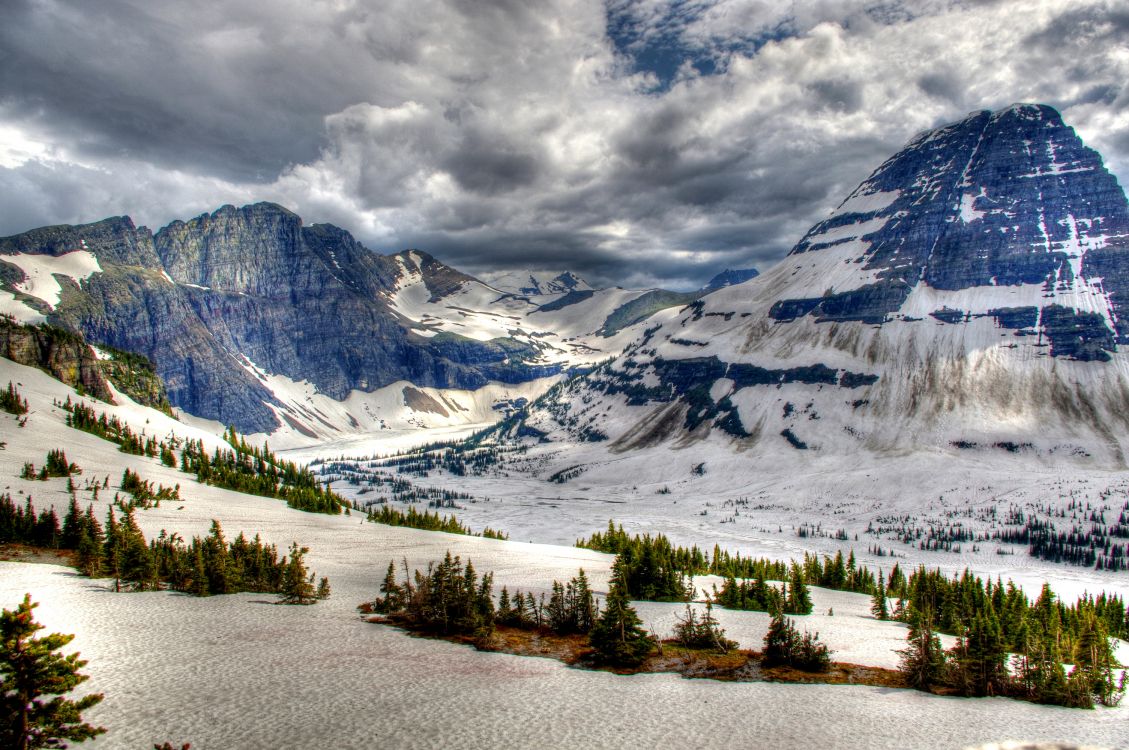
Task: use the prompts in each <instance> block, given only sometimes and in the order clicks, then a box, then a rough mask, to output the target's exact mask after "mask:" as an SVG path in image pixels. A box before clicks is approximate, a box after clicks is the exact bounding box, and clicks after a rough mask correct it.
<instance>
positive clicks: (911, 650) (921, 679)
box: [897, 606, 945, 691]
mask: <svg viewBox="0 0 1129 750" xmlns="http://www.w3.org/2000/svg"><path fill="white" fill-rule="evenodd" d="M906 618H907V619H908V621H909V632H908V633H906V648H905V649H903V650H901V651H898V652H897V653H898V655H899V656H900V657H901V667H900V668H901V671H902V674H903V675H905V678H906V682H907V683H909V686H910V687H912V688H917V689H918V690H926V691H928V690H929V689H930V688H932V687H933V686H934V685H937V684H940V682H941V681H942V679H944V674H945V652H944V651H943V650H942V649H941V640H940V639H939V638H938V637H937V636H936V635H934V633H933V614H932V613H931V612H930V611H929V610H926V611H924V612H919V611H917V609H915V608H914V607H913V606H910V607H908V608H907V614H906Z"/></svg>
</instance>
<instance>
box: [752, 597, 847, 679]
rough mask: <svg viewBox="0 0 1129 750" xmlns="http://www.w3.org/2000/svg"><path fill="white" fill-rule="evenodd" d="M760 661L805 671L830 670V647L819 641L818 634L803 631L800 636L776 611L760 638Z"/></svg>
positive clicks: (770, 665)
mask: <svg viewBox="0 0 1129 750" xmlns="http://www.w3.org/2000/svg"><path fill="white" fill-rule="evenodd" d="M761 664H763V665H764V666H766V667H776V666H787V667H794V668H796V669H801V670H803V671H805V672H826V671H828V670H829V669H831V650H830V649H829V648H827V646H826V645H825V644H823V643H820V641H819V633H815V634H812V633H810V632H807V631H804V633H803V634H802V635H801V634H800V632H799V631H798V630H796V626H795V624H794V623H793V622H792V621H791V620H789V619H788V618H786V617H784V615H783V614H782V613H780V612H779V611H778V612H776V613H775V614H774V615H773V616H772V622H770V623H769V626H768V633H767V634H765V637H764V656H763V658H762V660H761Z"/></svg>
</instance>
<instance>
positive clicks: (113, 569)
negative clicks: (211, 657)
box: [78, 508, 329, 604]
mask: <svg viewBox="0 0 1129 750" xmlns="http://www.w3.org/2000/svg"><path fill="white" fill-rule="evenodd" d="M90 533H91V535H92V540H93V541H94V542H95V545H94V546H91V547H90V548H89V552H86V551H85V547H84V546H83V545H81V544H80V546H79V555H78V557H79V560H78V562H79V565H80V568H81V569H82V570H83V572H85V573H86V574H87V575H91V576H100V575H105V576H108V577H110V578H113V579H114V586H115V589H116V590H119V591H120V590H122V589H126V590H131V591H156V590H160V589H162V588H169V589H172V590H174V591H181V592H184V593H187V594H192V595H194V596H212V595H218V594H235V593H239V592H244V591H246V592H254V593H266V594H278V595H279V597H280V601H282V602H285V603H293V604H310V603H313V602H314V601H316V600H317V599H319V598H326V597H328V596H329V581H328V580H327V579H325V578H322V579H321V582H320V583H319V584H317V585H316V586H315V584H314V579H315V575H314V574H313V573H310V572H308V571H307V570H306V565H305V555H306V554H307V553H308V552H309V550H308V549H307V548H305V547H298V546H297V545H296V544H295V545H292V546H291V548H290V555H289V557H288V556H286V555H282V556H279V555H278V551H277V549H276V548H275V546H274V545H268V544H265V543H264V542H263V541H262V540H261V539H260V538H259V537H258V535H256V536H255V538H254V539H251V540H248V539H247V538H246V537H245V536H244V535H243V534H240V535H239V536H237V537H236V538H235V539H234V540H233V541H231V542H228V541H227V539H226V538H225V537H224V534H223V529H222V528H221V527H220V524H219V522H218V521H212V528H211V530H210V531H209V533H208V535H207V536H205V537H193V538H192V541H191V542H189V543H188V544H185V543H184V540H182V539H181V538H180V537H179V535H177V534H166V533H165V532H164V531H162V532H161V534H160V535H159V536H158V537H157V538H156V539H154V540H152V541H150V542H148V543H146V541H145V536H144V535H143V534H142V532H141V529H140V528H138V526H137V521H136V519H135V518H134V515H133V510H132V509H128V510H127V512H125V513H123V514H122V516H121V518H120V519H118V518H117V517H116V516H115V514H114V509H113V508H110V509H109V511H108V515H107V518H106V525H105V533H102V529H101V528H99V527H97V526H95V527H94V528H93V529H92V530H91V532H90Z"/></svg>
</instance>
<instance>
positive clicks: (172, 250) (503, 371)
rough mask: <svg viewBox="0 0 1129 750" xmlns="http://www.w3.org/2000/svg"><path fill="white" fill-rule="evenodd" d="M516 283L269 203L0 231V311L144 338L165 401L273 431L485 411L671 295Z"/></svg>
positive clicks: (580, 360)
mask: <svg viewBox="0 0 1129 750" xmlns="http://www.w3.org/2000/svg"><path fill="white" fill-rule="evenodd" d="M525 283H526V285H527V286H528V285H530V284H532V286H531V287H529V288H531V289H535V290H536V291H537V294H536V295H533V294H529V293H524V294H518V293H515V292H513V291H510V290H508V289H499V288H496V287H494V286H490V285H487V284H485V283H483V282H481V281H479V280H478V279H475V278H473V277H471V276H468V275H466V274H464V273H461V272H459V271H457V270H455V269H453V268H451V267H449V266H446V265H444V264H443V263H441V262H439V261H437V260H436V259H434V258H432V257H431V256H430V255H427V254H426V253H423V252H420V251H417V250H409V251H404V252H402V253H399V254H396V255H389V256H382V255H378V254H376V253H373V252H371V251H369V250H368V249H367V248H365V247H364V246H363V245H361V244H360V243H358V242H357V241H356V240H355V239H354V238H353V237H352V236H350V235H349V233H348V232H346V231H344V230H342V229H339V228H338V227H334V226H332V225H328V224H315V225H311V226H305V225H303V223H302V220H301V219H300V218H299V217H298V216H296V215H295V214H293V213H291V212H290V211H288V210H286V209H285V208H282V207H281V206H277V205H274V204H270V203H259V204H255V205H249V206H244V207H242V208H235V207H233V206H224V207H222V208H220V209H219V210H217V211H215V212H214V213H211V214H204V215H201V216H198V217H196V218H194V219H192V220H190V221H187V222H183V221H175V222H173V223H172V224H170V225H168V226H166V227H164V228H163V229H161V230H160V231H158V232H157V233H156V234H153V233H151V232H150V231H149V230H148V229H147V228H145V227H137V226H135V225H134V223H133V221H132V220H130V219H129V218H128V217H116V218H110V219H105V220H103V221H100V222H96V223H94V224H87V225H82V226H56V227H45V228H42V229H36V230H33V231H30V232H26V233H24V234H21V235H17V236H14V237H8V238H0V313H5V314H8V315H11V316H13V317H14V318H15V319H16V320H18V321H20V322H42V321H47V322H50V323H53V324H56V325H59V326H62V327H64V328H70V329H72V330H75V331H79V332H81V333H82V334H83V335H84V336H85V337H86V339H87V340H88V341H90V342H91V343H94V344H103V345H108V346H112V347H116V348H118V349H122V350H126V351H131V352H138V353H141V354H144V355H146V356H148V357H150V358H151V359H153V360H154V361H155V362H156V363H157V369H158V372H159V374H160V375H161V376H162V378H164V380H165V382H166V383H167V384H168V393H169V398H170V400H171V402H172V404H173V405H174V406H177V407H179V408H181V409H183V410H184V411H186V412H188V413H189V414H191V415H194V416H196V417H201V418H204V419H209V420H214V421H216V422H220V423H223V424H234V425H235V426H236V427H237V428H239V429H240V430H242V431H244V432H246V433H265V434H274V435H276V437H278V438H279V439H278V440H275V444H276V445H279V446H280V447H281V446H282V445H284V444H285V441H282V442H280V440H281V438H283V437H285V436H286V435H289V436H290V437H293V438H295V439H299V440H322V439H331V438H336V437H341V436H342V435H350V434H353V435H355V434H363V433H367V432H371V431H374V430H382V429H387V428H400V429H407V430H416V429H419V428H421V427H450V426H454V425H465V424H482V423H488V422H491V421H494V420H495V419H497V418H498V417H499V416H500V415H501V414H504V413H505V412H506V410H507V409H509V408H512V405H513V404H514V403H524V400H528V399H529V398H531V397H535V396H537V395H539V394H540V393H542V392H544V391H545V389H547V388H548V387H549V386H550V385H551V384H552V383H553V382H555V379H556V378H557V377H559V375H560V374H561V373H563V372H565V371H567V370H569V369H570V368H574V367H577V366H587V365H591V364H593V363H595V362H597V361H600V360H604V359H607V358H609V357H611V356H613V355H615V354H617V353H619V351H620V350H621V349H622V347H623V345H624V344H625V343H626V342H628V341H630V340H631V339H632V338H634V336H635V335H636V333H637V332H638V331H637V330H635V329H632V327H631V326H636V328H641V326H642V323H641V321H642V320H644V319H646V318H648V317H650V316H651V315H653V314H654V313H656V312H658V311H659V310H661V309H663V308H664V307H669V306H671V305H674V304H677V303H680V302H681V301H682V300H681V298H677V296H676V298H674V299H669V300H667V299H661V300H658V301H659V302H661V303H662V304H654V302H655V301H656V297H655V295H654V292H645V291H627V290H623V289H602V290H595V289H592V288H591V287H590V286H589V285H588V284H586V283H585V282H583V281H582V280H581V279H579V278H578V277H576V276H575V275H572V274H559V275H557V276H556V277H549V278H540V279H539V278H538V277H536V276H532V275H531V276H530V277H529V278H527V279H526V281H525ZM528 291H529V289H526V292H528ZM648 295H650V296H648ZM643 297H647V299H648V302H649V303H650V304H646V305H642V306H640V305H634V306H633V307H632V306H631V303H633V302H636V301H637V300H639V299H640V298H643ZM625 311H626V312H627V313H631V314H625ZM609 322H610V323H611V324H614V325H610V324H609ZM279 431H281V432H282V433H285V434H286V435H278V433H279Z"/></svg>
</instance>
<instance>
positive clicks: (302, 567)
mask: <svg viewBox="0 0 1129 750" xmlns="http://www.w3.org/2000/svg"><path fill="white" fill-rule="evenodd" d="M309 551H310V549H309V548H308V547H299V546H298V543H297V542H293V543H292V544H291V545H290V562H288V563H287V564H286V568H285V569H284V570H283V573H282V586H281V588H280V589H279V592H278V593H279V603H280V604H313V603H314V602H315V601H317V594H316V592H315V591H314V574H313V573H309V572H308V571H307V570H306V562H305V559H304V558H305V555H306V553H307V552H309Z"/></svg>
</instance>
